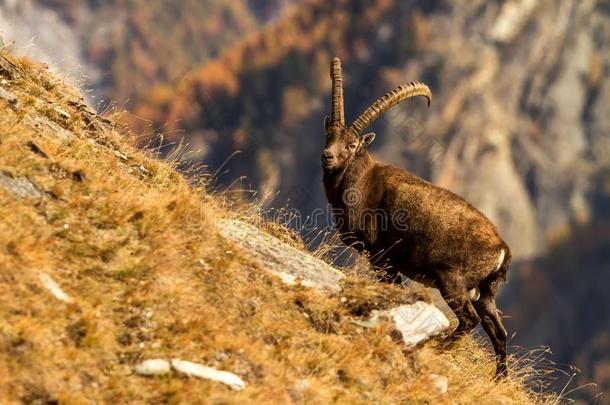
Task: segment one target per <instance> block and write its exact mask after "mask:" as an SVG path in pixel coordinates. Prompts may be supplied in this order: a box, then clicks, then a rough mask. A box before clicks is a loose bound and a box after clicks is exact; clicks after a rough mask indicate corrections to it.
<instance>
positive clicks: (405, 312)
mask: <svg viewBox="0 0 610 405" xmlns="http://www.w3.org/2000/svg"><path fill="white" fill-rule="evenodd" d="M387 313H388V315H389V316H390V317H391V319H393V320H394V323H395V325H396V328H397V329H398V330H399V331H400V332H401V333H402V339H403V341H404V342H405V344H406V345H407V346H415V345H417V344H418V343H420V342H422V341H424V340H427V339H429V338H431V337H432V336H436V335H438V334H439V333H441V332H442V331H444V330H445V329H447V328H449V325H450V324H449V319H447V317H446V316H445V314H443V313H442V312H441V311H440V310H439V309H438V308H437V307H435V306H434V305H432V304H428V303H426V302H423V301H417V302H416V303H415V304H412V305H402V306H400V307H396V308H392V309H390V310H389V311H387Z"/></svg>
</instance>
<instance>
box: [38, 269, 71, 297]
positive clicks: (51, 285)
mask: <svg viewBox="0 0 610 405" xmlns="http://www.w3.org/2000/svg"><path fill="white" fill-rule="evenodd" d="M40 281H41V282H42V285H43V286H44V287H45V288H46V289H47V290H49V292H50V293H51V294H53V296H54V297H55V298H57V299H58V300H60V301H63V302H65V303H68V304H69V303H71V302H72V298H71V297H70V296H69V295H68V294H66V293H65V292H64V291H63V290H62V289H61V287H60V286H59V285H58V284H57V283H56V282H55V280H53V279H52V278H51V277H50V276H49V275H48V274H45V273H40Z"/></svg>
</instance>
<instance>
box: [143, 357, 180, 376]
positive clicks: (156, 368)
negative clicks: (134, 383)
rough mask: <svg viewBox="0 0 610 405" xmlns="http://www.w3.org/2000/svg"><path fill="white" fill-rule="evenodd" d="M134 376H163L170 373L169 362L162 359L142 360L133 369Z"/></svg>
mask: <svg viewBox="0 0 610 405" xmlns="http://www.w3.org/2000/svg"><path fill="white" fill-rule="evenodd" d="M134 371H135V372H136V374H140V375H163V374H169V373H170V372H171V367H170V364H169V361H167V360H164V359H150V360H144V361H143V362H141V363H140V364H138V365H136V366H135V367H134Z"/></svg>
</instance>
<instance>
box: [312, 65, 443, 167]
mask: <svg viewBox="0 0 610 405" xmlns="http://www.w3.org/2000/svg"><path fill="white" fill-rule="evenodd" d="M330 78H331V81H332V112H331V117H330V119H329V118H328V117H326V118H325V120H324V132H325V135H326V140H325V144H324V151H323V153H322V167H323V168H324V170H325V171H329V172H330V171H338V170H343V169H345V168H346V167H347V166H349V164H350V163H351V162H352V161H353V160H354V158H355V157H356V156H359V155H361V154H362V153H364V152H365V151H366V148H367V146H368V145H369V144H370V143H371V142H373V140H374V139H375V134H374V133H367V134H364V135H362V132H363V131H364V130H365V129H366V128H367V127H368V126H370V125H371V124H372V123H373V122H375V121H376V120H377V119H379V117H381V116H382V115H383V114H384V113H385V112H386V111H388V110H389V109H390V108H392V107H394V106H395V105H396V104H398V103H400V102H402V101H404V100H407V99H409V98H412V97H416V96H424V97H426V98H427V99H428V105H430V102H431V101H432V93H431V92H430V89H429V88H428V86H426V85H425V84H423V83H416V82H411V83H410V84H407V85H403V86H398V87H397V88H396V89H394V90H392V91H391V92H389V93H387V94H386V95H384V96H383V97H381V98H380V99H379V100H377V101H376V102H375V103H373V104H372V105H371V106H370V107H369V108H367V109H366V110H365V111H364V112H363V113H362V114H360V116H359V117H358V118H357V119H356V120H355V121H354V122H353V123H352V124H351V125H350V126H349V127H346V126H345V109H344V103H343V78H342V74H341V60H340V59H339V58H334V59H333V60H332V62H331V66H330Z"/></svg>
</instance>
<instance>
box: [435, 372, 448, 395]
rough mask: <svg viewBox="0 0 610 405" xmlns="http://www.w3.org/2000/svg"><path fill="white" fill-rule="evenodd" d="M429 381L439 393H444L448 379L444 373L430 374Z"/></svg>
mask: <svg viewBox="0 0 610 405" xmlns="http://www.w3.org/2000/svg"><path fill="white" fill-rule="evenodd" d="M430 381H431V382H432V385H433V386H434V388H436V389H437V391H438V392H440V393H441V394H446V393H447V390H448V389H449V380H448V379H447V377H445V376H444V375H438V374H430Z"/></svg>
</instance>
